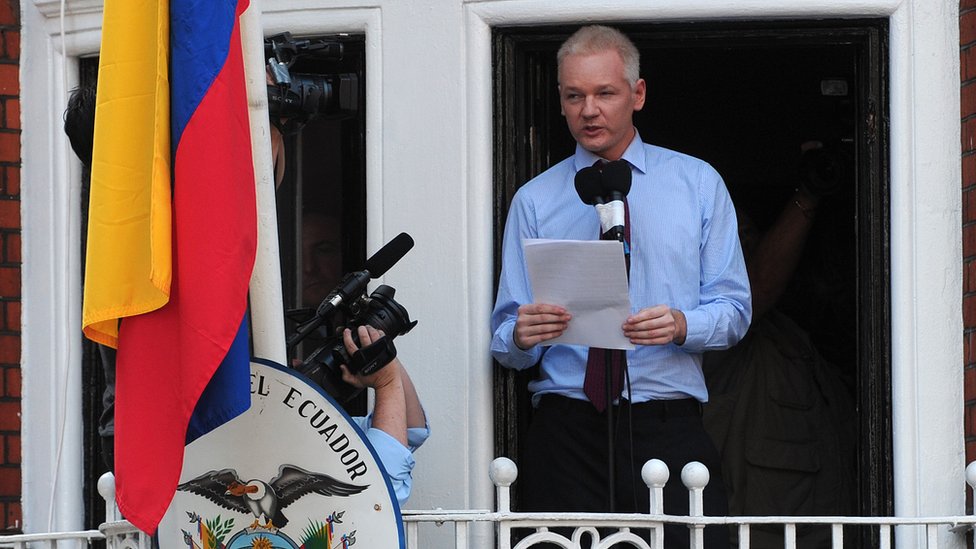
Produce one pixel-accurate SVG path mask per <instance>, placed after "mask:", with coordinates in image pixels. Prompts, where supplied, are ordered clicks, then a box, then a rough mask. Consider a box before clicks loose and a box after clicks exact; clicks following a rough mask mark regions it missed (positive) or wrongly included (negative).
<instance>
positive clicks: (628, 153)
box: [573, 128, 647, 173]
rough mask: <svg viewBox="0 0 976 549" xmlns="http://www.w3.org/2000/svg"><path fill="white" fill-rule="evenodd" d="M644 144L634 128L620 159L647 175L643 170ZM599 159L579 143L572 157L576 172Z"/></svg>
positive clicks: (644, 164)
mask: <svg viewBox="0 0 976 549" xmlns="http://www.w3.org/2000/svg"><path fill="white" fill-rule="evenodd" d="M643 145H644V142H643V141H642V140H641V136H640V132H638V131H637V128H634V138H633V139H632V140H631V142H630V145H628V146H627V150H625V151H624V154H623V156H621V157H620V158H622V159H623V160H626V161H627V162H629V163H630V165H631V166H633V167H634V168H636V169H637V171H639V172H641V173H647V170H646V169H645V166H646V162H645V161H646V159H645V156H644V146H643ZM599 159H600V156H599V155H597V154H594V153H592V152H590V151H588V150H586V149H584V148H583V147H581V146H580V144H579V143H577V144H576V154H575V155H573V164H574V165H575V167H576V171H580V170H582V169H583V168H586V167H588V166H592V165H593V163H594V162H596V161H597V160H599Z"/></svg>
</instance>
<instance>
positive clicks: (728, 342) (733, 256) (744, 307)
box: [623, 166, 752, 353]
mask: <svg viewBox="0 0 976 549" xmlns="http://www.w3.org/2000/svg"><path fill="white" fill-rule="evenodd" d="M701 189H702V191H701V199H700V201H701V209H702V219H701V223H702V227H701V234H702V242H701V244H700V248H699V250H698V253H699V255H700V261H701V278H700V280H699V288H698V291H699V297H698V306H697V307H695V308H693V309H689V310H685V311H681V310H678V309H676V308H672V307H669V306H668V305H655V306H652V307H647V308H645V309H642V310H640V311H638V312H637V313H635V314H633V315H631V316H630V317H628V318H627V320H626V321H625V322H624V326H623V329H624V335H625V336H627V337H628V338H629V339H630V341H631V343H634V344H636V345H666V344H669V343H672V342H673V343H674V344H676V345H681V346H682V348H683V349H685V350H686V351H688V352H692V353H700V352H704V351H709V350H720V349H727V348H729V347H731V346H733V345H735V344H736V343H738V342H739V340H741V339H742V338H743V337H744V336H745V334H746V331H747V330H748V329H749V323H750V321H751V319H752V296H751V294H750V289H749V276H748V274H747V272H746V267H745V261H744V260H743V258H742V248H741V246H740V244H739V235H738V224H737V223H736V217H735V208H734V207H733V205H732V200H731V198H730V197H729V193H728V190H726V188H725V183H724V182H723V181H722V178H721V176H719V175H718V173H717V172H716V171H715V170H714V169H712V168H711V167H710V166H707V167H703V171H702V174H701Z"/></svg>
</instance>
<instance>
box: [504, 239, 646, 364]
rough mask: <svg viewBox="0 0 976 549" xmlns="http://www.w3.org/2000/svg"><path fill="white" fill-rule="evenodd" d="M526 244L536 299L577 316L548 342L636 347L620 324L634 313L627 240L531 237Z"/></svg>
mask: <svg viewBox="0 0 976 549" xmlns="http://www.w3.org/2000/svg"><path fill="white" fill-rule="evenodd" d="M522 246H523V248H524V250H525V263H526V267H527V268H528V271H529V281H530V283H531V285H532V296H533V299H534V300H535V302H536V303H549V304H552V305H559V306H561V307H565V308H566V309H567V310H568V311H569V313H570V314H571V315H573V319H572V320H571V321H570V322H569V327H568V328H567V329H566V331H565V332H563V334H562V335H561V336H559V337H557V338H555V339H551V340H549V341H547V342H546V343H545V344H546V345H552V344H553V343H565V344H569V345H587V346H590V347H602V348H605V349H633V348H634V345H633V344H632V343H631V342H630V341H629V340H628V339H627V338H626V337H624V334H623V330H621V328H620V327H621V325H623V323H624V320H626V319H627V317H628V316H630V296H629V295H628V293H627V267H626V265H625V264H624V251H623V244H622V243H621V242H617V241H613V240H545V239H526V240H523V241H522Z"/></svg>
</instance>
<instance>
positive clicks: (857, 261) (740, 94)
mask: <svg viewBox="0 0 976 549" xmlns="http://www.w3.org/2000/svg"><path fill="white" fill-rule="evenodd" d="M614 26H615V27H617V28H619V29H620V30H622V31H623V32H625V33H626V34H627V35H628V36H630V38H631V39H632V40H633V41H634V42H635V44H636V45H637V47H638V49H639V50H640V51H641V76H642V77H643V78H645V80H646V81H647V85H648V98H647V103H646V105H645V108H644V109H643V110H642V111H641V112H639V113H637V115H636V116H635V119H634V122H635V125H636V127H637V129H638V131H639V132H640V134H641V137H642V138H643V139H644V140H645V141H647V142H650V143H653V144H656V145H661V146H664V147H667V148H671V149H674V150H678V151H681V152H684V153H687V154H691V155H693V156H696V157H699V158H702V159H704V160H706V161H708V162H709V163H710V164H712V165H713V166H714V167H715V168H716V169H717V170H718V172H719V173H720V174H722V176H723V178H724V179H725V182H726V185H727V186H728V188H729V191H730V193H731V195H732V198H733V201H734V202H735V204H736V208H737V210H739V211H740V213H741V214H744V215H746V216H747V217H748V218H750V219H751V220H752V221H753V222H754V223H755V225H756V226H757V227H758V228H759V229H760V230H765V229H768V228H769V227H771V226H772V225H773V223H774V222H775V220H776V218H777V216H778V214H779V212H781V211H782V210H783V208H784V207H786V206H789V205H790V202H791V197H792V195H793V193H794V191H795V190H796V189H797V187H798V185H799V184H800V181H801V178H802V175H801V174H802V173H803V172H802V171H801V160H802V159H803V157H804V154H803V153H804V150H809V149H810V147H811V145H810V143H816V144H819V145H814V147H816V148H818V149H821V150H822V151H830V153H831V158H833V159H834V160H835V164H834V167H835V168H836V169H838V170H839V171H840V173H839V174H838V176H839V177H841V178H842V181H841V183H840V184H838V185H836V186H835V188H833V189H831V190H830V192H828V193H826V194H825V196H823V197H822V199H821V201H820V203H819V205H818V208H817V214H816V215H817V217H816V219H815V221H814V224H813V226H812V228H811V230H810V233H809V235H808V237H807V240H806V243H805V246H804V248H803V253H802V257H801V260H800V262H799V264H798V266H797V268H796V270H795V272H794V273H793V276H792V278H791V280H790V283H789V285H788V287H787V289H786V291H785V292H784V293H783V296H782V298H781V299H780V300H779V302H778V303H777V308H778V309H779V310H780V311H781V312H782V314H784V315H785V316H786V317H788V318H789V319H790V320H791V322H793V323H795V325H796V326H797V327H798V328H799V329H801V330H802V331H803V332H804V333H805V334H806V335H807V337H808V338H809V341H810V342H811V343H812V347H813V348H814V349H815V351H816V353H817V354H818V355H819V356H820V357H821V358H822V359H823V362H824V363H825V364H828V365H829V370H827V371H828V372H829V373H830V374H831V376H832V379H836V380H839V381H840V382H841V384H842V386H843V387H844V388H845V389H844V390H846V391H847V397H848V398H849V399H850V404H851V405H850V416H849V417H848V418H847V419H848V420H849V421H850V427H851V429H852V432H853V435H852V438H853V448H852V451H851V455H850V459H849V460H847V463H848V467H849V469H848V473H849V474H850V476H851V478H852V479H853V486H852V489H851V491H850V495H849V496H845V499H849V501H846V502H845V503H847V504H849V507H850V509H851V513H853V514H858V515H888V514H891V513H892V512H893V500H892V496H891V486H892V467H891V436H892V435H891V424H890V417H891V391H890V378H891V373H890V364H891V362H890V312H889V311H890V306H889V302H890V296H889V286H890V282H889V269H888V233H889V228H888V223H889V221H888V220H889V215H888V171H887V125H886V120H887V74H886V67H887V32H888V30H887V29H888V27H887V21H886V20H876V19H872V20H858V21H852V20H833V21H832V20H822V21H775V22H735V23H727V22H723V23H714V22H698V23H666V24H657V23H645V24H631V23H628V24H614ZM577 28H578V27H577V26H572V27H562V26H559V27H557V26H552V27H510V28H503V27H499V28H495V29H494V30H493V67H494V69H493V70H494V75H493V77H494V81H495V85H494V90H495V97H494V110H495V116H494V120H495V126H494V128H493V130H494V151H495V153H494V181H495V187H494V219H495V224H494V242H495V248H494V253H495V256H494V257H495V266H496V272H495V273H494V274H495V281H496V288H497V280H498V269H499V267H500V264H501V256H500V248H501V241H502V234H503V230H504V223H505V216H506V213H507V209H508V205H509V203H510V202H511V199H512V196H513V195H514V193H515V191H516V190H517V189H518V187H519V186H520V185H522V184H523V183H525V182H526V181H528V180H529V179H531V178H532V177H534V176H535V175H538V174H539V173H541V172H542V171H544V170H545V169H546V168H548V167H549V166H551V165H553V164H555V163H556V162H558V161H560V160H561V159H563V158H565V157H567V156H569V155H570V154H572V152H573V148H574V142H573V140H572V137H571V136H570V134H569V132H568V130H567V129H566V124H565V121H564V120H563V118H562V117H561V115H560V114H559V103H558V97H557V94H556V61H555V52H556V50H557V49H558V47H559V45H560V44H561V42H562V41H563V40H565V38H567V37H568V36H569V35H570V34H571V33H572V32H574V31H575V30H576V29H577ZM808 157H809V156H808ZM494 372H495V374H494V376H495V377H494V387H495V388H494V390H495V397H496V398H495V402H496V404H495V425H496V430H495V455H505V456H509V457H511V458H512V459H514V460H516V462H518V457H519V452H520V448H521V447H522V441H523V439H524V436H525V434H526V433H527V429H528V424H529V421H530V419H531V414H532V409H531V405H530V404H529V398H528V397H529V395H528V392H527V389H526V383H527V382H528V380H529V379H531V378H532V376H533V375H534V372H533V371H532V370H529V371H526V372H514V371H511V370H508V369H505V368H502V367H500V366H499V365H497V364H496V366H495V370H494ZM672 478H674V476H673V475H672ZM514 495H515V502H516V505H517V501H518V495H519V494H518V486H517V484H516V486H515V494H514Z"/></svg>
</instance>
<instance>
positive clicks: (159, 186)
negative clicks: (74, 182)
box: [82, 0, 173, 347]
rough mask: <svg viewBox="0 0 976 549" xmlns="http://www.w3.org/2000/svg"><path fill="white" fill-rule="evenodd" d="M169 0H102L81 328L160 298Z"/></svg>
mask: <svg viewBox="0 0 976 549" xmlns="http://www.w3.org/2000/svg"><path fill="white" fill-rule="evenodd" d="M168 66H169V0H106V2H105V7H104V16H103V22H102V49H101V53H100V60H99V66H98V91H97V94H96V108H95V137H94V147H93V150H92V177H91V195H90V203H89V209H88V216H89V218H88V250H87V260H86V261H87V262H86V265H85V301H84V306H83V308H82V326H83V329H84V332H85V335H86V336H87V337H88V338H89V339H91V340H93V341H97V342H99V343H102V344H105V345H110V346H112V347H117V346H118V327H119V319H121V318H122V317H126V316H132V315H138V314H142V313H146V312H149V311H152V310H155V309H158V308H160V307H162V306H163V305H165V304H166V302H167V301H169V290H170V282H171V280H172V275H173V268H172V267H173V265H172V251H171V237H172V235H171V230H172V229H171V217H172V212H171V203H172V201H171V192H170V124H169V76H168Z"/></svg>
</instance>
